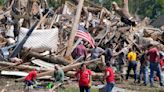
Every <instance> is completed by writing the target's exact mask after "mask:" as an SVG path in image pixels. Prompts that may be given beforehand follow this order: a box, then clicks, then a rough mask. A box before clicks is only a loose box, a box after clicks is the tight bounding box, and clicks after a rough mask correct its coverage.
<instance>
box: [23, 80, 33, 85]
mask: <svg viewBox="0 0 164 92" xmlns="http://www.w3.org/2000/svg"><path fill="white" fill-rule="evenodd" d="M24 82H25V85H26V86H31V85H34V84H35V83H34V82H33V81H31V80H25V81H24Z"/></svg>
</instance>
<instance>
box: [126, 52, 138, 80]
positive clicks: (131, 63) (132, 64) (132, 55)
mask: <svg viewBox="0 0 164 92" xmlns="http://www.w3.org/2000/svg"><path fill="white" fill-rule="evenodd" d="M136 60H137V54H136V52H134V51H132V49H129V53H128V70H127V75H126V80H128V77H129V73H130V71H131V69H133V71H134V82H136V80H137V61H136Z"/></svg>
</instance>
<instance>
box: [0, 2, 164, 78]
mask: <svg viewBox="0 0 164 92" xmlns="http://www.w3.org/2000/svg"><path fill="white" fill-rule="evenodd" d="M122 1H123V3H124V6H123V7H122V8H120V7H119V6H118V5H117V3H115V2H113V3H112V7H113V12H111V11H109V10H107V9H106V8H105V7H101V6H98V5H96V4H94V3H92V2H89V1H87V0H86V1H84V0H79V2H78V3H79V4H78V5H77V3H75V2H69V1H66V2H65V4H64V6H61V7H58V8H57V9H53V8H49V6H48V2H47V1H46V0H8V2H6V4H5V6H4V7H3V10H2V11H1V12H0V18H1V20H0V22H1V26H0V29H1V30H0V32H1V35H0V46H1V49H0V50H1V55H0V59H1V62H0V66H1V69H0V70H1V75H16V76H26V75H27V72H28V71H29V70H33V69H34V68H35V69H36V68H37V69H40V70H41V71H42V72H41V73H40V74H38V77H42V76H47V75H50V76H51V75H52V74H53V72H54V64H59V65H60V66H61V67H62V69H63V70H64V72H67V73H66V75H67V76H69V77H71V76H73V75H74V72H73V71H72V70H74V69H76V68H79V66H80V65H81V64H82V63H86V64H87V65H91V63H92V64H94V65H98V63H101V64H102V65H103V64H104V59H103V58H98V59H94V60H90V55H89V54H88V56H87V57H88V59H87V60H86V61H85V62H78V60H75V59H73V58H72V57H71V53H72V52H73V51H74V49H75V48H76V46H77V45H78V44H79V43H80V42H81V41H82V40H83V42H84V44H85V46H86V47H87V49H88V50H90V49H92V48H94V46H95V44H96V45H97V46H99V47H102V48H106V47H107V46H108V44H112V45H113V48H114V49H113V53H114V57H113V61H115V59H116V58H117V57H118V55H119V54H120V53H122V52H123V53H125V54H126V53H128V49H129V48H134V49H135V50H136V51H138V53H139V54H140V52H142V51H141V48H143V47H145V48H146V47H147V46H148V45H150V44H153V45H156V46H158V47H159V48H161V49H162V50H164V31H163V30H162V29H159V28H154V27H153V26H151V25H150V20H149V19H148V18H145V19H144V20H142V21H141V20H139V19H137V18H134V17H133V16H132V15H131V14H130V13H129V10H128V0H122ZM7 7H8V8H7ZM79 30H80V31H81V30H82V31H83V32H86V33H87V34H88V33H89V34H88V35H87V36H81V35H79V34H78V31H79ZM74 42H75V43H74ZM95 62H96V63H95ZM11 69H15V71H10V70H11ZM7 70H8V71H7ZM21 71H24V72H21ZM101 76H102V74H101V73H100V74H99V73H95V78H97V77H101ZM19 80H23V78H21V79H17V81H19Z"/></svg>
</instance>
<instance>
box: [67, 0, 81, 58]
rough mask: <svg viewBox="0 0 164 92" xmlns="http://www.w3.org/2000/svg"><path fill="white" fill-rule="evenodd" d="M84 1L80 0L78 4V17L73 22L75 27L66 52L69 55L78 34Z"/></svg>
mask: <svg viewBox="0 0 164 92" xmlns="http://www.w3.org/2000/svg"><path fill="white" fill-rule="evenodd" d="M83 3H84V0H80V1H79V4H78V7H77V11H76V17H75V20H74V24H73V27H72V32H71V35H70V39H69V41H68V48H67V52H66V56H67V57H68V56H70V55H71V50H72V46H73V42H74V38H75V35H76V31H77V28H78V24H79V20H80V15H81V11H82V7H83Z"/></svg>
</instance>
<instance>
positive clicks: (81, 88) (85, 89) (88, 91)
mask: <svg viewBox="0 0 164 92" xmlns="http://www.w3.org/2000/svg"><path fill="white" fill-rule="evenodd" d="M84 91H85V92H90V87H86V86H80V92H84Z"/></svg>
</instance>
